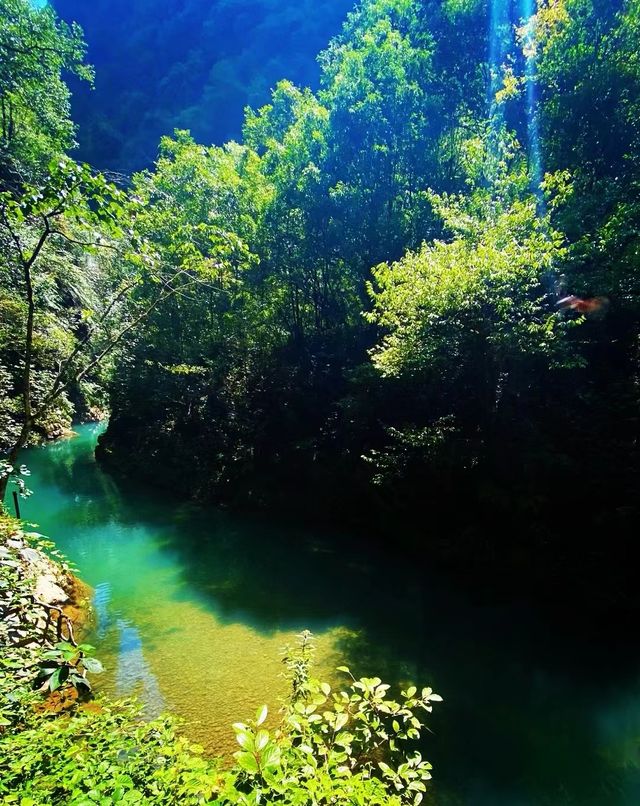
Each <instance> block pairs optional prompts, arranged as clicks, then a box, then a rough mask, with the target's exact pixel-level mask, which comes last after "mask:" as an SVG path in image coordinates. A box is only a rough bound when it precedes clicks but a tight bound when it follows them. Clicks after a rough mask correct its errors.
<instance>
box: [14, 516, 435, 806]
mask: <svg viewBox="0 0 640 806" xmlns="http://www.w3.org/2000/svg"><path fill="white" fill-rule="evenodd" d="M0 526H1V527H2V535H3V541H2V542H3V544H4V547H5V552H6V551H8V550H9V549H8V548H7V547H10V546H11V545H12V544H13V543H16V539H17V538H18V537H19V536H20V534H21V533H20V532H19V530H17V529H16V527H15V525H14V523H13V522H11V521H10V520H9V519H7V518H3V519H2V520H1V521H0ZM7 539H9V542H7ZM12 556H17V555H12ZM0 576H1V578H2V582H3V584H4V583H8V590H9V591H10V597H11V601H8V600H7V601H2V607H3V608H4V615H5V616H6V615H7V614H15V613H16V612H20V618H19V624H16V625H14V626H13V627H11V628H10V629H9V633H8V637H9V641H8V643H7V645H6V651H5V652H4V653H3V657H2V659H1V661H2V674H0V773H1V774H0V795H2V797H3V802H5V803H18V804H33V806H54V804H63V803H64V804H74V805H75V806H81V805H82V806H88V804H95V803H98V804H111V803H134V802H135V803H141V804H158V803H160V804H162V803H166V804H173V803H185V804H201V803H212V804H213V803H215V804H220V806H222V804H229V806H231V804H251V803H255V804H258V803H262V802H267V803H283V804H303V803H309V802H314V803H324V802H331V803H337V804H345V806H346V804H354V803H361V804H373V803H380V804H382V803H385V804H386V803H389V804H397V806H400V804H403V803H407V804H417V803H419V802H420V801H421V799H422V793H423V792H424V791H425V789H426V782H427V781H428V780H429V778H430V777H431V776H430V769H431V766H430V765H429V764H428V763H427V762H425V761H423V760H422V757H421V755H420V753H419V752H418V750H417V749H416V748H417V744H416V743H417V741H418V740H419V739H420V732H421V729H422V727H423V723H422V721H421V712H426V713H429V712H430V711H431V708H432V703H433V702H438V701H440V697H438V696H437V695H436V694H434V693H433V692H432V690H431V689H429V688H425V689H423V690H422V692H421V693H420V694H419V693H418V692H417V689H416V688H415V687H409V688H408V689H407V690H406V691H403V692H402V695H401V699H400V700H399V701H395V700H392V699H391V698H389V697H388V689H389V686H387V685H386V684H383V683H382V681H381V680H380V679H379V678H362V679H359V680H356V679H355V678H354V677H353V676H352V675H351V674H350V672H349V671H348V669H346V668H345V667H342V668H341V670H340V671H342V672H343V673H346V674H347V675H349V678H350V682H349V684H348V685H347V686H345V687H344V688H339V689H336V690H335V691H332V689H331V687H330V686H329V684H327V683H320V682H319V681H317V680H315V679H313V678H312V677H311V674H310V665H311V659H312V654H313V643H312V636H311V634H310V633H308V632H305V633H303V634H302V635H301V636H300V643H299V645H298V646H296V647H294V648H292V649H288V650H287V652H286V654H285V664H286V667H287V675H288V678H289V681H290V684H291V693H290V695H289V696H288V697H287V699H286V700H285V702H284V704H283V709H282V719H281V722H280V725H279V726H278V727H277V728H276V729H275V730H272V731H269V730H267V729H266V727H265V721H266V719H267V707H266V706H263V707H261V708H260V709H259V710H258V713H257V714H256V718H255V720H254V721H253V722H249V723H237V724H236V725H234V730H235V733H236V739H237V741H238V744H239V746H240V750H239V751H238V752H237V753H236V754H235V756H234V759H235V762H234V764H233V766H232V767H231V768H230V769H226V770H223V767H222V763H221V760H216V759H213V760H210V759H205V758H203V756H202V751H201V750H200V749H199V748H198V747H196V746H195V745H192V744H190V743H189V742H188V741H187V740H186V739H184V738H182V737H181V736H180V735H179V732H178V731H177V727H176V724H175V723H174V722H173V721H172V720H171V719H169V718H163V719H158V720H154V721H152V722H147V723H145V722H143V721H142V720H141V719H140V715H139V712H138V708H137V707H136V705H135V704H134V703H132V702H109V701H107V700H106V699H104V698H100V699H98V700H91V696H90V695H91V691H90V686H89V683H88V680H87V679H86V672H90V673H96V672H100V671H101V670H102V667H101V665H100V663H99V661H97V660H96V659H95V658H92V657H91V652H92V647H89V646H88V645H85V644H80V645H79V646H76V645H74V644H72V643H69V642H65V641H62V642H60V641H58V642H57V643H55V644H53V645H52V644H51V642H45V643H44V646H43V645H42V642H41V641H40V633H39V630H38V626H37V623H34V622H33V621H32V620H30V616H29V615H28V613H27V611H26V610H24V608H33V607H35V606H36V604H37V603H35V602H34V600H33V596H32V589H33V585H34V581H33V580H32V579H30V578H29V577H28V575H26V574H25V573H23V572H21V568H20V565H19V563H17V562H14V561H13V560H11V559H9V560H7V557H6V556H5V554H3V555H2V557H1V558H0ZM20 608H22V610H20ZM4 623H5V621H4V620H3V624H4ZM30 632H32V633H33V637H34V639H36V640H34V641H26V640H25V638H24V636H25V634H27V635H29V634H30ZM47 647H48V648H47ZM35 689H37V691H36V690H35ZM78 693H80V695H81V696H80V697H79V696H78ZM43 697H45V699H43Z"/></svg>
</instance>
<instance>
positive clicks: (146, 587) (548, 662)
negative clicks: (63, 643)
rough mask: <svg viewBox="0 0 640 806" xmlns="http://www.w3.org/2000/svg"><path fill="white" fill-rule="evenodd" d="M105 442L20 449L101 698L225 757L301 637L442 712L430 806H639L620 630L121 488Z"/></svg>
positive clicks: (637, 715) (82, 432)
mask: <svg viewBox="0 0 640 806" xmlns="http://www.w3.org/2000/svg"><path fill="white" fill-rule="evenodd" d="M101 428H102V426H98V425H83V426H79V427H78V429H77V431H78V436H76V437H75V438H72V439H69V440H64V441H60V442H56V443H54V444H51V445H49V446H47V447H44V448H34V449H31V450H29V451H27V452H25V456H24V457H23V458H24V461H25V462H26V463H27V464H28V465H29V467H30V469H31V471H32V477H31V480H30V486H31V488H32V489H33V490H34V491H35V494H34V495H33V496H32V497H31V498H30V499H28V500H27V501H25V502H23V505H22V509H23V512H22V514H23V518H25V519H26V520H29V521H32V522H36V523H37V524H38V525H39V528H40V530H41V531H42V532H44V533H46V534H47V535H50V536H51V537H52V538H53V539H55V541H56V543H57V545H58V547H59V548H60V549H62V551H64V552H65V553H66V554H67V556H68V557H69V558H70V559H71V560H72V561H73V562H74V563H75V564H76V565H77V566H78V568H79V570H80V575H81V576H82V578H83V579H84V580H85V581H86V582H88V583H89V584H90V585H91V586H92V587H93V589H94V606H95V610H96V613H97V617H98V623H97V627H96V630H95V635H94V636H93V643H96V644H97V647H98V655H99V656H100V658H101V659H102V660H103V662H104V664H105V665H106V667H107V673H106V674H105V675H104V676H103V678H102V679H101V680H100V683H99V685H100V687H101V688H102V689H103V690H105V691H107V692H109V693H111V694H116V695H124V694H131V693H137V694H138V695H139V696H140V697H141V698H142V700H143V702H144V704H145V708H146V710H147V713H148V714H149V715H154V714H157V713H160V712H161V711H163V710H169V711H172V712H174V713H177V714H179V715H180V716H182V717H183V718H184V719H185V732H186V733H187V734H188V735H189V736H191V737H192V738H194V739H195V740H197V741H199V742H200V743H201V744H204V745H205V746H206V747H207V749H208V750H210V751H212V752H222V753H228V752H229V751H230V750H231V749H233V736H232V731H231V728H230V725H231V723H232V722H234V721H237V720H239V719H241V718H243V717H246V716H248V715H250V714H251V713H253V712H254V711H255V708H256V707H257V706H258V705H259V704H261V703H262V702H267V703H268V704H269V705H271V706H272V710H274V709H275V708H276V707H277V699H278V697H279V696H280V695H281V693H282V691H283V680H282V677H281V664H280V654H279V652H280V649H281V647H282V646H283V645H284V644H286V643H287V642H289V641H291V640H292V639H293V636H294V635H295V633H296V632H298V631H299V630H301V629H303V628H308V629H311V630H312V631H313V632H314V633H315V634H316V635H317V637H318V662H319V666H320V671H321V672H322V673H325V674H329V673H330V670H331V669H332V668H333V667H335V665H337V664H338V663H343V662H346V663H347V664H348V665H350V666H351V667H352V668H354V669H355V670H356V671H357V672H358V673H362V674H373V673H376V674H379V675H380V676H382V677H386V678H387V679H388V681H389V682H397V681H400V680H404V681H406V680H409V679H411V680H414V681H415V682H416V683H418V684H430V685H432V686H433V687H434V689H435V690H436V691H438V692H439V693H440V694H441V695H442V696H443V697H444V700H445V701H444V703H443V704H442V705H440V707H439V708H438V709H437V712H435V713H434V714H433V716H432V718H431V720H430V727H431V729H432V731H433V734H432V735H429V736H428V739H427V745H426V755H427V757H428V758H429V759H430V760H431V761H432V762H433V764H434V767H435V781H434V787H433V791H432V795H431V798H430V800H431V802H433V803H435V804H438V806H447V805H448V804H465V805H466V804H469V806H531V805H532V804H544V805H545V806H555V805H556V804H558V805H559V804H580V806H583V805H586V804H597V805H598V806H600V804H602V806H618V805H620V806H626V805H627V804H629V805H630V806H631V805H632V804H633V805H634V806H635V805H637V804H640V662H639V657H638V653H637V651H636V648H635V647H634V646H633V642H634V641H635V640H636V639H635V635H634V633H633V632H632V633H631V634H630V635H628V637H627V640H626V641H616V640H611V641H610V642H608V643H607V644H604V643H603V639H602V637H601V635H600V633H597V634H596V632H595V630H594V631H592V630H591V629H590V627H589V625H588V624H587V625H586V627H585V626H584V625H581V628H580V629H575V628H574V627H569V626H568V624H567V622H566V621H564V620H561V619H558V620H557V623H554V621H553V620H549V619H548V618H545V619H543V618H542V617H541V616H540V615H539V614H537V613H536V611H535V610H532V609H529V608H524V607H516V606H514V605H513V603H509V602H500V603H497V604H496V603H495V602H494V603H491V604H489V603H487V602H488V601H489V600H485V602H484V603H483V602H482V601H477V600H476V601H474V600H472V599H470V598H469V597H468V596H466V595H464V594H463V593H461V592H460V591H458V590H456V589H454V588H451V587H450V586H447V585H444V584H443V583H441V582H440V581H439V580H438V579H436V578H434V577H433V575H432V574H431V573H430V572H429V564H428V557H425V563H424V566H423V567H420V564H419V563H415V562H414V561H411V562H407V561H405V560H404V559H403V557H402V556H398V557H396V558H390V556H389V554H390V552H387V553H386V554H385V555H382V554H381V553H379V552H378V551H376V550H374V549H373V548H372V547H371V546H369V545H367V544H366V543H365V544H363V543H362V542H359V543H358V542H354V541H353V540H347V539H346V537H345V536H341V535H336V534H332V535H329V534H323V533H311V532H309V531H308V530H296V529H291V528H286V529H284V528H278V527H276V526H273V525H269V524H266V523H264V522H262V521H261V520H259V519H251V518H243V517H239V516H236V515H229V514H225V513H223V512H220V511H217V510H215V509H210V510H203V509H198V508H196V507H194V506H192V505H185V504H181V503H179V502H178V501H177V500H173V499H172V496H171V494H167V493H166V492H154V491H150V490H143V489H140V488H138V487H137V486H136V485H135V484H130V485H129V486H127V487H124V486H120V485H119V484H116V482H115V481H114V480H113V479H112V477H110V476H109V475H108V474H107V473H105V472H104V471H103V470H102V469H101V468H100V467H99V466H98V465H97V464H96V462H95V461H94V457H93V450H94V447H95V442H96V439H97V436H98V434H99V432H100V430H101ZM550 625H552V626H550ZM620 632H623V631H622V630H621V631H620ZM630 645H631V646H630Z"/></svg>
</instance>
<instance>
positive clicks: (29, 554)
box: [20, 548, 42, 565]
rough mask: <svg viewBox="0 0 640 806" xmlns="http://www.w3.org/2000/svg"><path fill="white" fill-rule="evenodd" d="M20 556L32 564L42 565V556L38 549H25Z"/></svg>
mask: <svg viewBox="0 0 640 806" xmlns="http://www.w3.org/2000/svg"><path fill="white" fill-rule="evenodd" d="M20 556H21V557H22V559H23V560H26V562H28V563H30V564H33V565H42V554H40V552H39V551H37V550H36V549H31V548H24V549H22V551H21V552H20Z"/></svg>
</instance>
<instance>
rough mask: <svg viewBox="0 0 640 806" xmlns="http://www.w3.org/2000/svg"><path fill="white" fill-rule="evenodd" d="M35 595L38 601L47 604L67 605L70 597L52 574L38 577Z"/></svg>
mask: <svg viewBox="0 0 640 806" xmlns="http://www.w3.org/2000/svg"><path fill="white" fill-rule="evenodd" d="M34 593H35V597H36V599H39V600H40V601H41V602H46V603H47V604H65V602H68V601H69V597H68V596H67V594H66V593H65V592H64V591H63V590H62V588H61V587H60V585H58V583H57V581H56V579H55V578H54V577H53V576H52V575H51V574H43V575H42V576H39V577H38V581H37V583H36V589H35V591H34Z"/></svg>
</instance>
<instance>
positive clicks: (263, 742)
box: [254, 730, 269, 752]
mask: <svg viewBox="0 0 640 806" xmlns="http://www.w3.org/2000/svg"><path fill="white" fill-rule="evenodd" d="M268 743H269V731H267V730H259V731H258V733H257V734H256V738H255V742H254V744H255V748H256V751H257V752H260V750H263V749H264V748H265V747H266V746H267V744H268Z"/></svg>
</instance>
